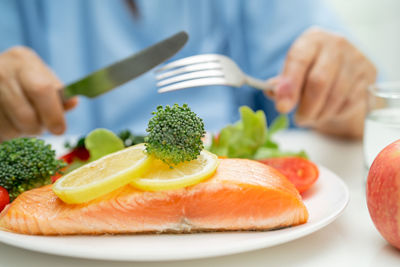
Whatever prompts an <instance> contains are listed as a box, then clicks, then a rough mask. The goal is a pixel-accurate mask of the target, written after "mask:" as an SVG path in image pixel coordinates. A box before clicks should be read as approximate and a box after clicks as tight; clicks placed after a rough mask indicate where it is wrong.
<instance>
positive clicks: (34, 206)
mask: <svg viewBox="0 0 400 267" xmlns="http://www.w3.org/2000/svg"><path fill="white" fill-rule="evenodd" d="M307 219H308V212H307V209H306V207H305V206H304V204H303V202H302V200H301V197H300V195H299V193H298V191H297V190H296V189H295V187H294V186H293V184H292V183H290V182H289V181H288V180H287V179H286V178H285V177H284V176H283V175H282V174H280V173H279V172H278V171H276V170H275V169H273V168H271V167H269V166H266V165H264V164H262V163H259V162H256V161H252V160H246V159H222V160H221V162H220V165H219V166H218V168H217V171H216V172H215V174H214V175H213V176H212V177H211V178H209V179H208V180H206V181H204V182H201V183H199V184H197V185H194V186H191V187H187V188H182V189H176V190H168V191H157V192H144V191H140V190H137V189H135V188H134V187H132V186H130V185H127V186H124V187H121V188H119V189H117V190H115V191H113V192H111V193H109V194H107V195H105V196H103V197H100V198H98V199H95V200H92V201H90V202H88V203H85V204H66V203H64V202H62V201H61V200H60V199H59V198H58V197H57V196H56V195H55V194H54V193H53V191H52V190H51V186H44V187H41V188H37V189H33V190H30V191H27V192H25V193H23V194H21V195H20V196H19V197H18V198H17V199H15V200H14V201H13V203H12V204H11V205H9V206H8V207H7V208H6V209H4V210H3V212H2V213H1V214H0V228H1V229H4V230H8V231H12V232H16V233H22V234H31V235H81V234H94V235H95V234H125V233H145V232H157V233H161V232H176V233H190V232H198V231H230V230H270V229H276V228H282V227H287V226H293V225H298V224H302V223H305V222H306V221H307Z"/></svg>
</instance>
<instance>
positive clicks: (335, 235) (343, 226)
mask: <svg viewBox="0 0 400 267" xmlns="http://www.w3.org/2000/svg"><path fill="white" fill-rule="evenodd" d="M277 140H278V141H279V143H280V144H281V146H282V148H285V149H306V151H307V152H308V153H309V155H310V157H311V159H312V160H313V161H315V162H317V163H318V164H321V165H323V166H325V167H327V168H329V169H330V170H332V171H333V172H335V173H336V174H338V175H339V176H340V177H341V178H342V179H343V181H344V182H345V183H346V184H347V186H348V187H349V190H350V202H349V205H348V207H347V208H346V210H345V212H344V213H343V215H341V216H340V217H339V218H338V219H337V220H336V221H334V222H333V223H332V224H330V225H328V226H327V227H325V228H323V229H322V230H319V231H317V232H315V233H313V234H311V235H309V236H306V237H303V238H301V239H298V240H295V241H292V242H289V243H285V244H282V245H279V246H276V247H271V248H266V249H261V250H257V251H252V252H247V253H241V254H236V255H231V256H223V257H215V258H208V259H202V260H191V261H179V262H163V263H161V262H155V263H152V262H150V263H149V262H147V263H143V262H141V263H139V262H138V263H132V262H110V261H96V260H86V259H77V258H68V257H61V256H53V255H47V254H42V253H37V252H31V251H28V250H24V249H20V248H15V247H12V246H8V245H5V244H1V243H0V266H7V267H12V266H18V267H20V266H31V267H36V266H38V267H44V266H52V267H53V266H65V267H71V266H85V267H103V266H115V267H123V266H124V267H125V266H144V267H146V266H148V267H150V266H176V267H180V266H192V267H196V266H232V267H234V266H246V267H249V266H296V267H300V266H307V267H311V266H324V267H327V266H335V267H337V266H385V267H386V266H399V265H400V251H398V250H396V249H394V248H392V247H391V246H390V245H388V244H387V243H386V241H385V240H384V239H383V238H382V237H381V236H380V235H379V233H378V232H377V230H376V229H375V227H374V225H373V224H372V221H371V219H370V217H369V214H368V209H367V206H366V201H365V179H366V172H365V170H364V165H363V154H362V143H361V142H354V141H353V142H352V141H343V140H338V139H333V138H329V137H326V136H322V135H319V134H317V133H313V132H308V131H288V132H284V133H281V134H279V135H278V136H277ZM51 141H52V142H55V143H58V144H61V142H60V139H52V140H51Z"/></svg>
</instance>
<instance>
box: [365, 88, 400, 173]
mask: <svg viewBox="0 0 400 267" xmlns="http://www.w3.org/2000/svg"><path fill="white" fill-rule="evenodd" d="M398 139H400V81H398V82H385V83H380V84H375V85H371V86H370V87H369V88H368V113H367V116H366V119H365V128H364V162H365V165H366V168H367V169H369V167H370V166H371V164H372V162H373V161H374V159H375V157H376V156H377V155H378V154H379V152H380V151H381V150H382V149H383V148H384V147H386V146H387V145H389V144H391V143H392V142H394V141H396V140H398Z"/></svg>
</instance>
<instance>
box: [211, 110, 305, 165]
mask: <svg viewBox="0 0 400 267" xmlns="http://www.w3.org/2000/svg"><path fill="white" fill-rule="evenodd" d="M239 112H240V120H239V121H238V122H236V123H235V124H233V125H228V126H226V127H225V128H223V129H222V130H221V131H220V133H219V135H218V136H213V138H212V143H211V146H210V147H209V148H208V150H209V151H210V152H212V153H214V154H217V155H218V156H221V157H228V158H249V159H261V158H270V157H283V156H300V157H305V158H307V154H306V153H305V152H304V151H300V152H290V151H289V152H288V151H281V150H280V149H279V145H278V144H277V143H276V142H274V141H273V140H272V136H273V135H274V134H276V133H277V132H279V131H281V130H285V129H287V128H288V127H289V119H288V117H287V116H286V115H280V116H278V117H277V118H276V119H275V120H274V121H273V122H272V123H271V125H270V126H269V128H268V127H267V119H266V116H265V113H264V111H262V110H258V111H256V112H254V111H252V110H251V109H250V108H249V107H247V106H242V107H240V109H239Z"/></svg>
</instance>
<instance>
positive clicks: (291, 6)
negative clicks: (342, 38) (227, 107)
mask: <svg viewBox="0 0 400 267" xmlns="http://www.w3.org/2000/svg"><path fill="white" fill-rule="evenodd" d="M242 14H243V15H242V16H243V18H242V21H243V23H242V24H243V30H242V32H243V40H244V41H245V44H244V46H245V49H244V51H245V53H246V57H245V59H246V61H247V62H245V68H246V69H245V71H246V72H247V73H249V74H250V75H253V76H255V77H257V78H260V79H268V78H270V77H273V76H275V75H277V74H278V73H279V72H280V71H281V69H282V67H283V62H284V59H285V56H286V53H287V52H288V50H289V48H290V46H291V44H292V43H293V42H294V41H295V40H296V39H297V37H298V36H299V35H301V34H302V33H303V32H304V31H305V30H306V29H308V28H309V27H311V26H320V27H321V28H324V29H327V30H330V31H335V32H341V33H344V34H346V31H345V29H344V27H343V26H342V25H341V23H340V22H339V20H338V19H337V18H336V16H335V14H334V13H333V12H332V10H331V9H330V8H329V6H327V5H326V4H324V1H319V0H296V1H292V0H269V1H264V0H252V1H243V7H242ZM253 95H254V105H255V108H256V109H263V110H265V111H266V113H267V118H268V119H269V120H271V119H272V118H274V117H276V116H277V114H278V113H277V112H276V110H275V108H274V104H273V103H272V101H270V100H268V99H266V98H265V97H264V96H263V93H262V92H261V91H254V93H253ZM292 125H293V123H292Z"/></svg>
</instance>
